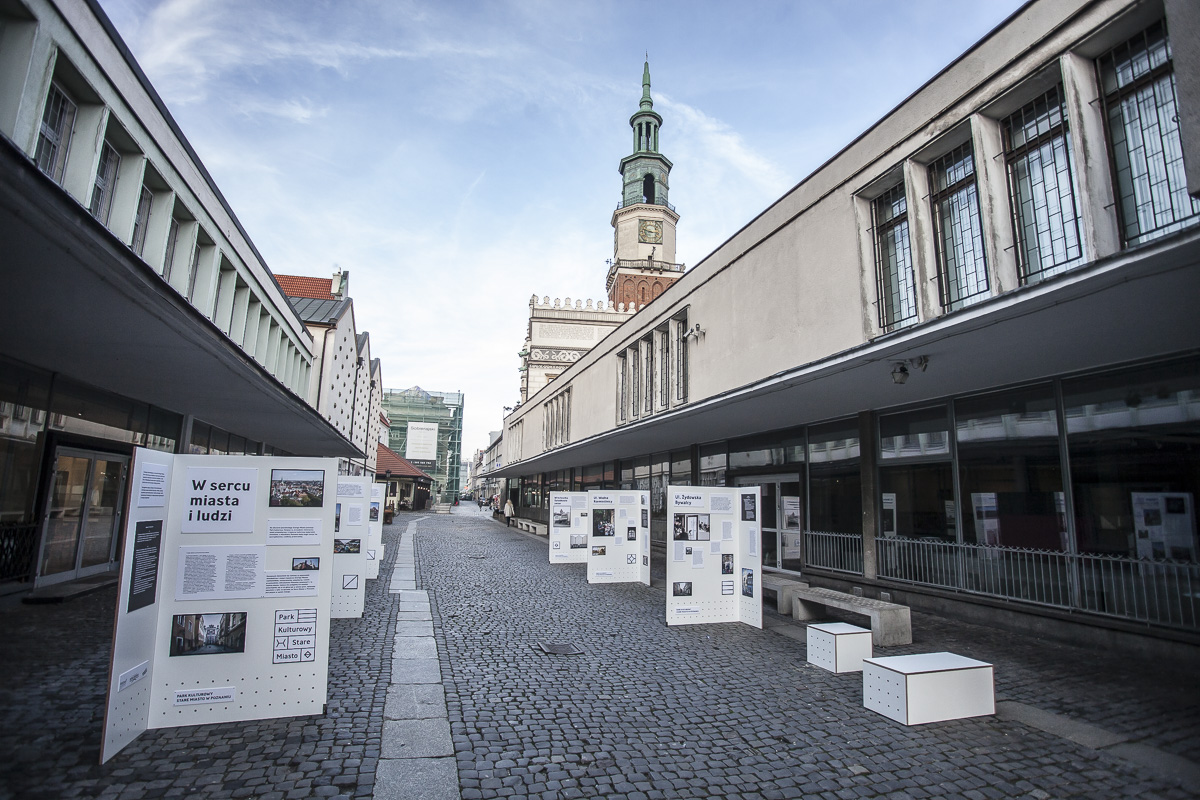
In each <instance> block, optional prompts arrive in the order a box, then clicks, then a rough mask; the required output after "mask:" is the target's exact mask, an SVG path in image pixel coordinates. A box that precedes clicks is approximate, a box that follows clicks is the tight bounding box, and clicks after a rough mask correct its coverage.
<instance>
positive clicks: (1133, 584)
mask: <svg viewBox="0 0 1200 800" xmlns="http://www.w3.org/2000/svg"><path fill="white" fill-rule="evenodd" d="M875 545H876V553H877V565H878V575H879V577H881V578H887V579H889V580H895V581H904V582H907V583H915V584H923V585H926V586H937V587H939V588H942V589H949V590H951V591H960V592H969V593H972V594H980V595H986V596H989V597H999V598H1002V599H1005V600H1018V601H1021V602H1026V603H1035V604H1038V605H1044V606H1052V607H1055V608H1062V609H1068V610H1073V611H1083V612H1087V613H1091V614H1100V615H1103V616H1109V617H1116V618H1120V619H1126V620H1134V621H1137V622H1144V623H1147V624H1151V625H1163V626H1168V627H1174V628H1186V629H1191V630H1195V629H1196V628H1197V627H1200V564H1194V563H1189V562H1178V561H1145V560H1139V559H1133V558H1122V557H1116V556H1101V555H1086V554H1074V553H1063V552H1057V551H1050V550H1027V549H1022V548H1015V547H993V546H986V545H974V544H956V543H954V542H938V541H927V540H921V539H886V538H877V539H876V540H875ZM812 566H814V567H815V566H821V565H818V564H816V563H813V564H812ZM829 568H833V567H829Z"/></svg>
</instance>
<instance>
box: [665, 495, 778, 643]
mask: <svg viewBox="0 0 1200 800" xmlns="http://www.w3.org/2000/svg"><path fill="white" fill-rule="evenodd" d="M759 501H760V497H759V488H758V487H757V486H736V487H735V486H729V487H716V486H668V487H667V593H666V594H667V624H668V625H695V624H698V623H708V622H744V623H746V624H747V625H753V626H754V627H756V628H761V627H762V552H761V551H760V549H759Z"/></svg>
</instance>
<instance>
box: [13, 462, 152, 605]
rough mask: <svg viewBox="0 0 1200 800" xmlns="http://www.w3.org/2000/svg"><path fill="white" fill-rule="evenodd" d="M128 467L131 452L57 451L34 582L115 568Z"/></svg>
mask: <svg viewBox="0 0 1200 800" xmlns="http://www.w3.org/2000/svg"><path fill="white" fill-rule="evenodd" d="M128 471H129V458H128V456H121V455H114V454H112V453H101V452H97V451H93V450H80V449H77V448H71V447H58V448H56V449H55V451H54V467H53V469H52V470H51V474H50V490H49V491H48V492H47V493H46V513H45V517H44V519H45V522H44V523H43V527H42V547H41V552H40V553H39V556H38V572H37V577H36V578H35V579H34V585H35V586H46V585H49V584H54V583H62V582H63V581H69V580H74V579H76V578H82V577H85V576H87V575H93V574H96V573H100V572H106V571H108V570H110V569H111V568H112V563H113V561H114V560H115V558H116V550H117V542H118V541H119V534H120V531H121V517H122V508H121V503H122V501H123V499H124V497H125V480H126V478H127V475H128Z"/></svg>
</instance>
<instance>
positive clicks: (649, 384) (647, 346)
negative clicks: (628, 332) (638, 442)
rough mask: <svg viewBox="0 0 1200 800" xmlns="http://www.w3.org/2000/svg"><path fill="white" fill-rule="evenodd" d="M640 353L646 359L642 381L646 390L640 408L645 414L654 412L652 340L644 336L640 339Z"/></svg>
mask: <svg viewBox="0 0 1200 800" xmlns="http://www.w3.org/2000/svg"><path fill="white" fill-rule="evenodd" d="M642 353H643V356H642V357H643V358H644V359H645V361H646V367H645V369H644V370H643V372H644V373H645V375H646V378H645V380H644V381H643V383H644V384H645V385H646V390H645V392H643V394H644V396H645V404H644V405H643V406H642V410H643V411H644V412H645V413H646V414H653V413H654V340H653V339H651V338H646V339H643V340H642Z"/></svg>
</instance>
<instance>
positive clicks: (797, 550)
mask: <svg viewBox="0 0 1200 800" xmlns="http://www.w3.org/2000/svg"><path fill="white" fill-rule="evenodd" d="M733 485H734V486H757V487H759V490H760V492H761V494H762V499H761V501H760V503H761V508H762V520H761V522H760V524H759V536H761V537H762V565H763V566H764V567H770V568H773V569H785V570H794V571H796V572H799V571H800V567H801V565H802V564H803V563H804V552H803V536H804V496H803V494H802V493H801V491H800V486H801V484H800V480H799V478H798V476H796V475H744V476H741V477H737V478H734V479H733Z"/></svg>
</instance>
